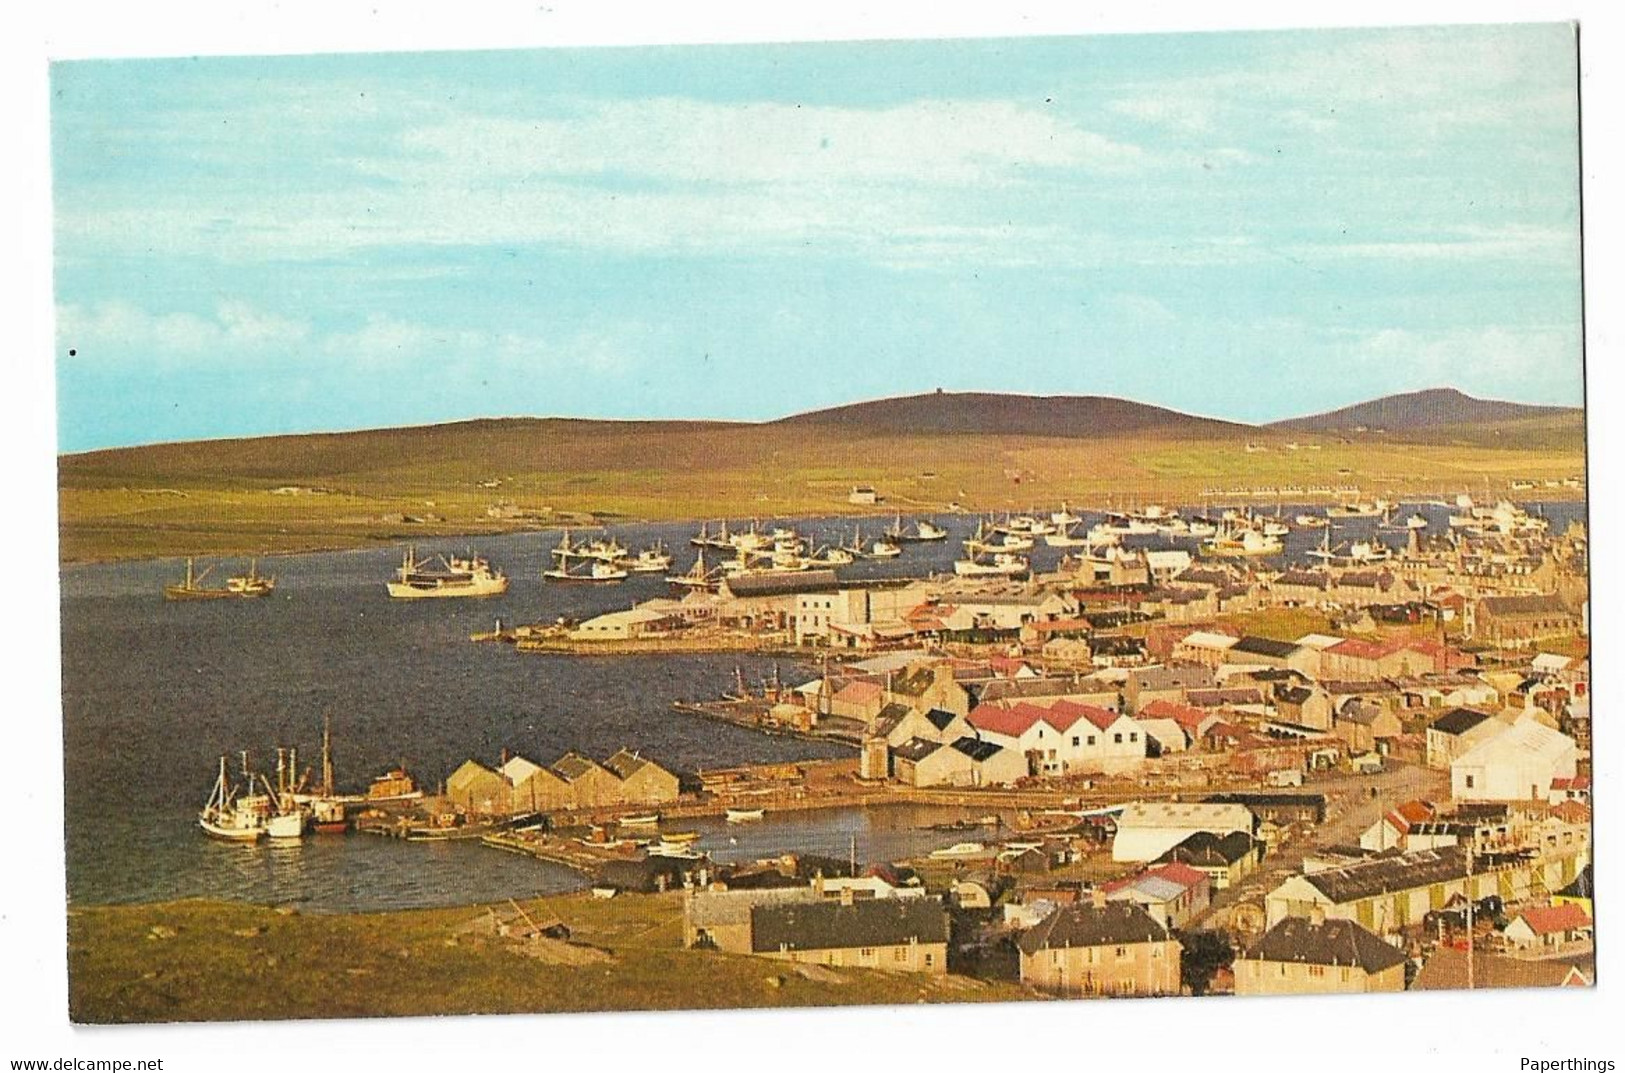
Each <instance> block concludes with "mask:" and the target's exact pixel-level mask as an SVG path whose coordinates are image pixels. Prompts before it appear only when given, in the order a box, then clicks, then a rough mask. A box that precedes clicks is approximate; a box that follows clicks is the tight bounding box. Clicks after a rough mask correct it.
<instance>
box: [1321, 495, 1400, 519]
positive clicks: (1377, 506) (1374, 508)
mask: <svg viewBox="0 0 1625 1073" xmlns="http://www.w3.org/2000/svg"><path fill="white" fill-rule="evenodd" d="M1387 509H1388V504H1387V503H1386V502H1384V501H1383V500H1380V499H1377V500H1372V501H1369V502H1367V501H1362V500H1354V501H1351V502H1348V503H1334V504H1332V505H1331V506H1329V507H1327V508H1326V517H1328V518H1331V519H1333V520H1337V519H1342V518H1380V517H1382V514H1383V511H1385V510H1387Z"/></svg>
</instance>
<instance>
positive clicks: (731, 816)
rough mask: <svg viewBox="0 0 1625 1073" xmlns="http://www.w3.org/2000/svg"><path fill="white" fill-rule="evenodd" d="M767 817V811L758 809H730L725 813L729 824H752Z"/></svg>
mask: <svg viewBox="0 0 1625 1073" xmlns="http://www.w3.org/2000/svg"><path fill="white" fill-rule="evenodd" d="M765 815H767V810H765V809H759V808H731V809H728V811H727V816H726V819H727V821H728V822H729V823H754V822H755V821H757V820H759V819H761V818H762V817H763V816H765Z"/></svg>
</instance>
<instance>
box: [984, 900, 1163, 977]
mask: <svg viewBox="0 0 1625 1073" xmlns="http://www.w3.org/2000/svg"><path fill="white" fill-rule="evenodd" d="M1016 949H1017V951H1018V952H1019V954H1020V958H1021V980H1022V982H1023V983H1025V984H1029V985H1031V986H1033V987H1036V988H1038V989H1040V990H1043V991H1048V992H1050V993H1052V994H1057V995H1093V996H1099V995H1177V994H1179V962H1180V944H1179V941H1178V940H1177V939H1175V938H1174V937H1173V935H1172V934H1171V933H1170V932H1169V930H1168V929H1167V928H1166V927H1165V926H1163V925H1162V924H1159V923H1158V922H1157V921H1156V920H1155V919H1153V918H1152V916H1151V914H1149V913H1147V912H1146V911H1145V910H1144V909H1142V908H1141V907H1140V906H1138V905H1134V904H1132V903H1129V902H1115V903H1108V902H1105V901H1104V899H1103V898H1102V899H1100V900H1098V901H1091V902H1089V903H1080V904H1075V905H1063V906H1059V907H1057V908H1056V909H1055V910H1054V911H1053V912H1051V913H1050V914H1049V915H1048V916H1046V917H1045V918H1044V919H1043V920H1042V921H1040V922H1039V923H1038V924H1037V925H1035V926H1033V927H1031V928H1029V929H1028V930H1027V931H1025V932H1023V933H1022V934H1021V935H1020V936H1019V937H1018V938H1017V939H1016Z"/></svg>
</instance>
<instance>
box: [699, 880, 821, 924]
mask: <svg viewBox="0 0 1625 1073" xmlns="http://www.w3.org/2000/svg"><path fill="white" fill-rule="evenodd" d="M818 897H820V895H819V894H818V892H817V891H815V890H813V888H812V887H810V886H808V885H807V884H805V883H801V882H797V883H796V885H795V886H793V887H762V888H752V889H748V890H697V891H693V892H692V893H691V895H690V897H689V899H688V901H687V902H686V903H685V905H684V915H685V916H686V917H687V920H688V923H689V924H692V925H695V926H696V927H701V928H707V927H721V926H723V925H730V924H731V925H741V924H749V923H750V911H751V910H752V909H754V908H756V907H757V906H758V905H782V904H783V903H785V902H809V901H812V900H814V899H815V898H818Z"/></svg>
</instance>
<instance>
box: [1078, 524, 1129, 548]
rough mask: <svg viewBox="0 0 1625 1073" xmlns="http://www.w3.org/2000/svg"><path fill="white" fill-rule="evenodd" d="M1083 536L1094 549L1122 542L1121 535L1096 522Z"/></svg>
mask: <svg viewBox="0 0 1625 1073" xmlns="http://www.w3.org/2000/svg"><path fill="white" fill-rule="evenodd" d="M1084 536H1085V537H1086V539H1087V540H1088V542H1089V543H1090V544H1091V545H1093V546H1095V547H1101V546H1104V545H1107V544H1121V543H1122V542H1123V534H1121V533H1119V532H1117V531H1116V530H1115V529H1113V528H1112V527H1111V526H1109V525H1106V524H1105V523H1104V522H1097V523H1096V524H1094V525H1091V526H1090V527H1089V531H1088V532H1087V533H1086V534H1084Z"/></svg>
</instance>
